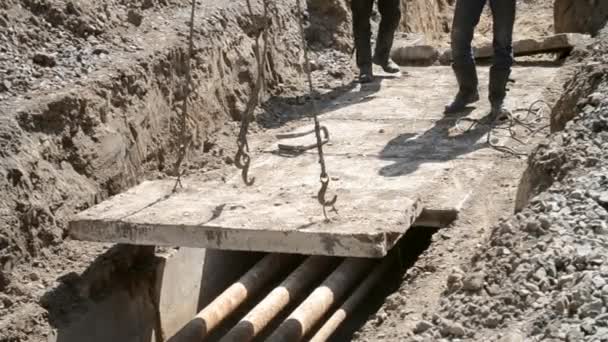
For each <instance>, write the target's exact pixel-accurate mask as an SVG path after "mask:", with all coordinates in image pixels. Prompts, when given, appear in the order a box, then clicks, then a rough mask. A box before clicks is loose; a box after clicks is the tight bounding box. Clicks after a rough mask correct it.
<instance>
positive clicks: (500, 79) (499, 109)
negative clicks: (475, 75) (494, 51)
mask: <svg viewBox="0 0 608 342" xmlns="http://www.w3.org/2000/svg"><path fill="white" fill-rule="evenodd" d="M510 74H511V70H510V69H497V68H495V67H491V68H490V86H489V88H490V89H489V100H490V104H491V105H492V113H491V115H492V118H493V119H494V120H503V119H506V118H507V117H508V116H509V115H510V114H511V113H510V111H509V110H508V109H507V108H506V107H505V106H504V100H505V97H506V95H507V90H508V89H507V82H509V75H510Z"/></svg>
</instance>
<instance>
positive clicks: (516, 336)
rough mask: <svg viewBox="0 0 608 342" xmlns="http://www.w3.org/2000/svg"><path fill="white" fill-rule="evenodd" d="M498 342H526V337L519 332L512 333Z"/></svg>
mask: <svg viewBox="0 0 608 342" xmlns="http://www.w3.org/2000/svg"><path fill="white" fill-rule="evenodd" d="M498 342H525V338H524V335H523V334H522V333H520V332H519V331H510V332H508V333H506V334H505V336H503V337H502V338H501V339H500V340H499V341H498Z"/></svg>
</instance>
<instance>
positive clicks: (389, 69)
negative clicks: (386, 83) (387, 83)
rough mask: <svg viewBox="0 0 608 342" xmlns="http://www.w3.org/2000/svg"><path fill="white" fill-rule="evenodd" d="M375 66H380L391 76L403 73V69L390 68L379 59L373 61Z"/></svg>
mask: <svg viewBox="0 0 608 342" xmlns="http://www.w3.org/2000/svg"><path fill="white" fill-rule="evenodd" d="M372 62H373V63H374V64H376V65H378V66H379V67H381V68H382V70H384V72H386V73H389V74H396V73H398V72H399V71H401V69H400V68H399V67H394V68H393V67H390V66H389V65H388V63H381V62H379V61H378V60H377V59H375V58H374V59H373V61H372Z"/></svg>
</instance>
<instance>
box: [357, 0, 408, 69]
mask: <svg viewBox="0 0 608 342" xmlns="http://www.w3.org/2000/svg"><path fill="white" fill-rule="evenodd" d="M353 1H357V0H353ZM400 2H401V1H400V0H378V10H379V12H380V15H381V17H382V19H381V21H380V27H379V28H378V38H377V39H376V49H375V52H374V63H375V64H378V65H380V66H381V67H382V68H383V69H384V71H386V72H389V73H396V72H399V66H398V65H397V64H395V62H393V61H392V60H391V59H390V54H391V48H392V47H393V40H394V37H395V31H396V30H397V28H398V27H399V21H400V20H401V8H400V7H399V4H400Z"/></svg>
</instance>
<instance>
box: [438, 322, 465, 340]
mask: <svg viewBox="0 0 608 342" xmlns="http://www.w3.org/2000/svg"><path fill="white" fill-rule="evenodd" d="M442 323H443V327H442V328H441V335H443V336H455V337H463V336H464V335H465V334H466V331H465V329H464V327H463V326H462V325H460V324H458V323H456V322H453V321H450V320H447V319H446V320H444V321H443V322H442Z"/></svg>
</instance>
